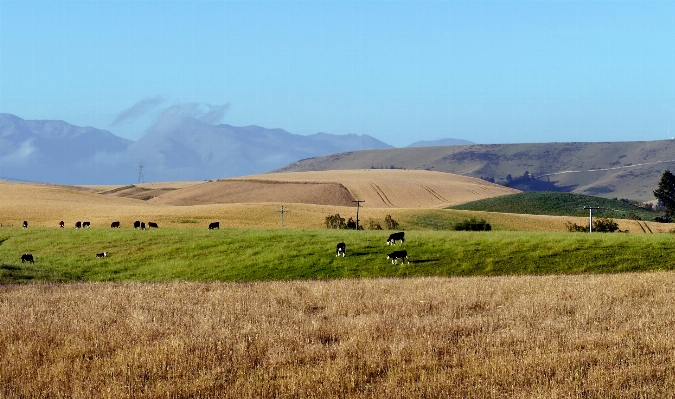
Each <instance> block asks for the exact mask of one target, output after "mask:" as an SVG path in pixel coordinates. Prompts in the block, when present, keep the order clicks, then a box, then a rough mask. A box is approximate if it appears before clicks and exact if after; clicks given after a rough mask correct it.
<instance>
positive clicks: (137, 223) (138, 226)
mask: <svg viewBox="0 0 675 399" xmlns="http://www.w3.org/2000/svg"><path fill="white" fill-rule="evenodd" d="M140 228H141V222H140V221H139V220H137V221H135V222H134V229H140Z"/></svg>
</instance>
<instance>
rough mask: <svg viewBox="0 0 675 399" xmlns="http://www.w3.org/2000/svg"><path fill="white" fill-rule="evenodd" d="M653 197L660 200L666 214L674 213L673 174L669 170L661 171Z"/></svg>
mask: <svg viewBox="0 0 675 399" xmlns="http://www.w3.org/2000/svg"><path fill="white" fill-rule="evenodd" d="M654 197H656V199H658V200H659V201H661V204H662V205H663V207H664V208H665V209H666V211H665V213H666V216H673V214H675V176H674V175H673V174H672V173H670V171H669V170H666V171H664V172H663V175H662V176H661V181H659V188H657V189H656V190H654Z"/></svg>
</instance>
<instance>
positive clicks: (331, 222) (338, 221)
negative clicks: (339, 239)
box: [326, 213, 347, 229]
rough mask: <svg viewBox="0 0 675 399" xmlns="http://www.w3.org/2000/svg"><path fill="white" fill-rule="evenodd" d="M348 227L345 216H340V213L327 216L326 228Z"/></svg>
mask: <svg viewBox="0 0 675 399" xmlns="http://www.w3.org/2000/svg"><path fill="white" fill-rule="evenodd" d="M346 227H347V224H346V223H345V218H343V217H340V214H339V213H336V214H335V215H329V216H326V228H328V229H344V228H346Z"/></svg>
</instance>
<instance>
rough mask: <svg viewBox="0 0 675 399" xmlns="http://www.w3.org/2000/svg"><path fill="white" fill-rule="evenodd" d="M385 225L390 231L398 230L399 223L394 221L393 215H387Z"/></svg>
mask: <svg viewBox="0 0 675 399" xmlns="http://www.w3.org/2000/svg"><path fill="white" fill-rule="evenodd" d="M384 225H385V226H387V229H388V230H396V229H398V222H397V221H395V220H394V219H392V218H391V215H387V217H385V218H384Z"/></svg>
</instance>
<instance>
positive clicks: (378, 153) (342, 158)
mask: <svg viewBox="0 0 675 399" xmlns="http://www.w3.org/2000/svg"><path fill="white" fill-rule="evenodd" d="M674 153H675V140H661V141H635V142H613V143H536V144H492V145H460V146H445V147H417V148H393V149H382V150H366V151H353V152H345V153H341V154H333V155H328V156H324V157H316V158H310V159H306V160H302V161H298V162H295V163H293V164H290V165H288V166H286V167H284V168H282V169H280V170H279V171H280V172H300V171H312V170H314V171H320V170H341V169H370V168H373V169H418V170H432V171H439V172H449V173H456V174H460V175H465V176H471V177H484V178H489V179H494V181H497V182H500V181H506V179H507V175H511V177H512V178H514V179H516V180H517V178H518V177H521V176H524V175H525V172H529V173H528V176H529V175H532V176H534V177H535V178H536V179H535V181H529V182H528V183H527V184H526V185H523V186H522V187H521V186H518V185H516V186H515V188H518V189H522V190H530V189H532V190H536V191H542V190H548V191H563V192H574V193H577V194H587V195H598V196H602V197H606V198H613V197H618V198H628V199H632V200H639V201H650V200H653V199H654V196H653V195H652V190H654V189H655V188H656V187H657V185H658V181H659V179H660V178H661V174H662V173H663V171H664V170H665V169H672V168H673V167H674V165H675V159H674V158H675V157H673V154H674ZM521 183H523V182H521ZM528 187H529V188H528Z"/></svg>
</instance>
